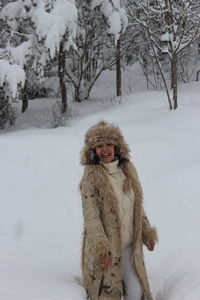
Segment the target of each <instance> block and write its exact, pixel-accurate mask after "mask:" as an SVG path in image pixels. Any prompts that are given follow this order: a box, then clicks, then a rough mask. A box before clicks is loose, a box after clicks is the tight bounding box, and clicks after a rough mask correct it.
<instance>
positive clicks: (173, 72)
mask: <svg viewBox="0 0 200 300" xmlns="http://www.w3.org/2000/svg"><path fill="white" fill-rule="evenodd" d="M177 83H178V80H177V55H176V53H173V54H172V59H171V87H172V91H173V102H174V109H177V107H178V102H177Z"/></svg>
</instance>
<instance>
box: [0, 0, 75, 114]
mask: <svg viewBox="0 0 200 300" xmlns="http://www.w3.org/2000/svg"><path fill="white" fill-rule="evenodd" d="M0 18H1V19H2V20H4V22H5V23H6V24H7V26H8V36H9V39H8V42H7V43H6V46H5V49H4V53H6V56H7V57H6V59H7V60H8V61H9V62H10V63H11V64H13V63H16V64H18V65H19V66H21V67H22V68H23V69H24V70H25V72H26V80H27V81H31V78H30V77H29V76H28V75H30V74H31V75H32V74H33V73H34V75H35V76H36V77H37V80H42V79H43V78H44V77H45V73H47V71H48V70H49V69H50V68H51V65H53V62H54V61H55V60H57V61H58V57H59V58H60V57H61V56H62V55H63V54H62V53H63V52H65V51H66V50H68V49H69V48H70V47H75V44H74V39H75V35H76V21H77V10H76V6H75V3H74V1H73V0H66V1H62V0H40V1H36V0H18V1H14V2H11V3H8V4H7V5H6V6H4V8H3V9H2V11H1V13H0ZM16 37H17V39H16ZM60 64H63V60H62V59H59V63H58V65H59V68H58V74H59V77H60V87H61V96H62V112H65V111H66V109H67V98H66V91H64V90H65V89H66V88H65V83H64V80H63V79H64V77H63V76H62V73H63V71H62V70H63V66H61V65H60ZM26 86H28V84H27V85H25V87H26ZM22 94H23V95H26V93H25V91H23V93H22Z"/></svg>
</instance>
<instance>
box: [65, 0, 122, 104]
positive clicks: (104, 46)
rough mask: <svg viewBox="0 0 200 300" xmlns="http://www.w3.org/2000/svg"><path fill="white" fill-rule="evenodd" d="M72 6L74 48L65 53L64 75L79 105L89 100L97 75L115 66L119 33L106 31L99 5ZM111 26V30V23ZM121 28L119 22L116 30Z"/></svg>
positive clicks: (81, 2) (83, 2) (79, 1)
mask: <svg viewBox="0 0 200 300" xmlns="http://www.w3.org/2000/svg"><path fill="white" fill-rule="evenodd" d="M76 5H77V8H78V29H77V38H76V46H77V49H71V50H70V51H69V52H68V53H67V60H66V75H67V77H68V80H69V81H70V82H71V83H72V85H73V87H74V91H75V92H74V100H75V101H77V102H81V101H82V100H84V99H87V98H88V97H89V95H90V92H91V90H92V88H93V86H94V84H95V82H96V80H97V79H98V78H99V76H100V74H101V73H102V72H103V71H104V70H106V69H109V68H111V67H112V66H113V65H114V64H115V63H116V56H115V51H116V45H115V42H114V41H116V40H117V38H118V37H119V32H118V30H116V28H115V32H114V34H113V33H112V34H110V31H109V33H108V32H107V29H108V25H107V20H106V18H105V16H104V15H103V14H102V13H99V6H98V7H96V6H95V5H94V3H92V2H91V1H86V0H77V1H76ZM118 18H120V16H119V15H118ZM124 18H125V17H124ZM112 26H113V28H114V25H113V24H112ZM121 26H122V25H121V21H120V29H119V30H121ZM118 27H119V26H118ZM112 30H114V29H112Z"/></svg>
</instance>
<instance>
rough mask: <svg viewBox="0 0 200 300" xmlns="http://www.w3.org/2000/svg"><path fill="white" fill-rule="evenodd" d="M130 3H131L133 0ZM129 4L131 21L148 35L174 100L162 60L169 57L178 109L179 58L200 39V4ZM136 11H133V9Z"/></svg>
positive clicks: (164, 0)
mask: <svg viewBox="0 0 200 300" xmlns="http://www.w3.org/2000/svg"><path fill="white" fill-rule="evenodd" d="M130 2H131V1H130ZM130 2H127V3H126V7H127V11H128V13H129V16H130V19H131V20H132V21H133V22H136V23H137V24H138V26H140V27H141V28H142V30H143V32H144V34H146V36H147V38H148V41H149V45H150V46H151V49H152V52H153V54H154V57H155V60H156V62H157V66H158V69H159V71H160V73H161V76H162V78H163V82H164V86H165V89H166V92H167V94H168V100H169V106H170V109H171V105H170V103H171V99H170V94H169V89H168V87H167V84H166V83H167V82H166V79H165V77H164V72H163V70H162V67H161V64H160V57H162V55H167V56H168V58H169V60H170V65H171V67H170V69H171V88H172V91H173V108H174V109H176V108H177V107H178V101H177V98H178V96H177V95H178V94H177V93H178V71H177V66H178V55H179V54H180V53H181V51H183V49H185V48H187V47H188V46H189V45H191V43H193V42H194V41H195V40H196V39H197V38H198V37H199V25H200V18H199V12H200V3H199V1H198V2H197V1H194V0H187V1H183V0H179V1H178V0H176V1H174V0H153V1H150V0H145V1H141V0H137V1H134V5H133V2H131V3H132V6H131V8H132V9H130ZM133 8H134V9H133Z"/></svg>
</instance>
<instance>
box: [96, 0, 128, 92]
mask: <svg viewBox="0 0 200 300" xmlns="http://www.w3.org/2000/svg"><path fill="white" fill-rule="evenodd" d="M120 4H121V3H120V1H119V0H117V1H116V0H115V1H113V0H99V1H96V0H92V1H91V7H92V9H95V8H99V10H100V12H101V13H102V15H103V16H104V19H105V25H106V27H107V33H108V34H109V35H111V36H113V37H114V44H115V46H116V54H115V61H116V94H117V96H121V94H122V87H121V85H122V78H121V58H122V53H123V52H122V51H121V40H120V36H121V35H122V34H123V33H124V32H125V30H126V27H127V24H128V19H127V16H126V13H125V10H124V8H122V7H121V5H120Z"/></svg>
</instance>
